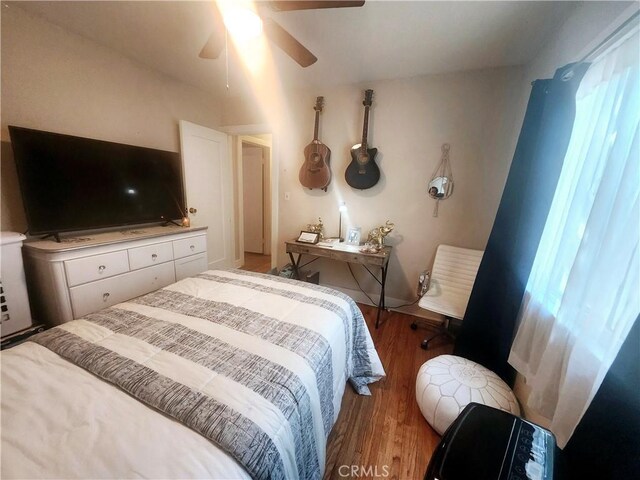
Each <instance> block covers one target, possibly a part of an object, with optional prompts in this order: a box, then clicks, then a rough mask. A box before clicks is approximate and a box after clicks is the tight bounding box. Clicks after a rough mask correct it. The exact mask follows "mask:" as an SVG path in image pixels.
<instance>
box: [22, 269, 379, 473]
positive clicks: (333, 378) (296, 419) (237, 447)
mask: <svg viewBox="0 0 640 480" xmlns="http://www.w3.org/2000/svg"><path fill="white" fill-rule="evenodd" d="M33 341H35V342H37V343H38V344H40V345H42V346H44V347H46V348H48V349H50V350H52V351H53V352H55V353H57V354H58V355H60V356H61V357H63V358H65V359H67V360H69V361H71V362H73V363H74V364H76V365H78V366H80V367H82V368H84V369H86V370H88V371H89V372H91V373H93V374H95V375H97V376H99V377H100V378H102V379H104V380H106V381H108V382H110V383H112V384H114V385H116V386H118V387H119V388H121V389H122V390H124V391H126V392H127V393H129V394H130V395H132V396H134V397H135V398H136V399H138V400H140V401H141V402H143V403H145V404H147V405H149V406H151V407H153V408H154V409H157V410H159V411H160V412H162V413H164V414H166V415H169V416H171V417H173V418H174V419H176V420H178V421H180V422H181V423H182V424H184V425H185V426H187V427H189V428H191V429H192V430H194V431H196V432H198V433H199V434H201V435H202V436H204V437H206V438H207V439H209V440H211V441H212V442H213V443H214V444H216V445H217V446H219V447H220V448H221V449H223V450H225V451H226V452H228V453H229V454H230V455H231V456H232V457H234V458H235V459H236V460H237V461H238V462H240V463H241V464H242V465H243V466H244V467H245V468H246V470H247V471H248V473H249V474H250V475H251V477H252V478H265V479H266V478H273V479H278V478H282V479H285V478H286V479H292V478H300V479H314V478H321V477H322V475H323V472H324V463H325V449H326V439H327V436H328V435H329V432H330V430H331V427H332V426H333V424H334V422H335V420H336V419H337V415H338V410H339V408H340V400H341V399H340V398H337V396H336V394H335V392H336V391H340V392H341V390H338V389H339V386H340V383H342V385H344V382H345V381H346V380H349V382H350V383H351V384H352V385H353V387H354V388H355V389H356V391H358V393H360V394H369V390H368V387H367V384H369V383H371V382H374V381H376V380H378V379H380V378H381V377H382V376H384V370H383V368H382V365H381V363H380V360H379V358H378V355H377V353H376V351H375V349H374V347H373V343H372V341H371V337H370V335H369V332H368V330H367V327H366V325H365V323H364V319H363V317H362V314H361V312H360V310H359V309H358V307H357V305H355V303H354V302H353V301H352V300H351V299H350V298H349V297H347V296H346V295H344V294H342V293H340V292H337V291H335V290H332V289H329V288H325V287H319V286H316V285H310V284H306V283H301V282H297V281H293V280H287V279H283V278H279V277H273V276H267V275H261V274H255V273H250V272H244V271H239V270H231V271H208V272H205V273H203V274H200V275H198V276H197V277H194V278H189V279H185V280H182V281H180V282H178V283H175V284H173V285H171V286H169V287H166V288H164V289H162V290H158V291H156V292H153V293H150V294H148V295H145V296H142V297H139V298H137V299H135V300H132V301H129V302H126V303H122V304H119V305H116V306H114V307H111V308H108V309H106V310H102V311H100V312H97V313H94V314H91V315H89V316H87V317H85V318H84V319H81V320H76V321H73V322H69V323H66V324H64V325H61V326H59V327H56V328H54V329H51V330H48V331H46V332H44V333H42V334H40V335H37V336H36V337H34V338H33ZM338 397H339V396H338Z"/></svg>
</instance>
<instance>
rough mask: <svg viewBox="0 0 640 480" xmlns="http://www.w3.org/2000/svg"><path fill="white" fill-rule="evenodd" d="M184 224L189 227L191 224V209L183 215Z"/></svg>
mask: <svg viewBox="0 0 640 480" xmlns="http://www.w3.org/2000/svg"><path fill="white" fill-rule="evenodd" d="M182 226H183V227H185V228H189V227H190V226H191V219H190V218H189V211H188V210H187V211H186V212H185V213H184V217H182Z"/></svg>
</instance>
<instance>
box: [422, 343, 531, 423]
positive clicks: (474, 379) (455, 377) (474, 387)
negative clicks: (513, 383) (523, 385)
mask: <svg viewBox="0 0 640 480" xmlns="http://www.w3.org/2000/svg"><path fill="white" fill-rule="evenodd" d="M416 400H417V401H418V405H419V406H420V411H421V412H422V415H424V418H426V419H427V422H429V424H430V425H431V426H432V427H433V428H434V429H435V431H436V432H438V433H439V434H440V435H442V434H443V433H444V432H445V430H446V429H447V428H448V427H449V425H451V423H453V421H454V420H455V419H456V418H457V417H458V415H459V414H460V412H462V410H463V409H464V407H466V406H467V405H468V404H469V403H471V402H476V403H481V404H483V405H488V406H490V407H494V408H499V409H500V410H504V411H505V412H510V413H513V414H514V415H520V407H519V406H518V401H517V400H516V397H515V395H514V394H513V392H512V391H511V389H510V388H509V386H508V385H507V384H506V383H505V382H503V381H502V379H501V378H500V377H498V375H496V374H495V373H493V372H492V371H491V370H489V369H488V368H485V367H483V366H482V365H480V364H478V363H476V362H472V361H471V360H467V359H466V358H462V357H456V356H455V355H440V356H438V357H436V358H432V359H431V360H429V361H427V362H425V363H424V364H423V365H422V367H420V371H419V372H418V378H417V379H416Z"/></svg>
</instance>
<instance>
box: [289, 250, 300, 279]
mask: <svg viewBox="0 0 640 480" xmlns="http://www.w3.org/2000/svg"><path fill="white" fill-rule="evenodd" d="M289 258H290V259H291V265H293V273H295V275H296V280H300V271H299V270H298V265H300V259H301V258H302V255H300V254H298V260H295V259H294V258H293V253H291V252H289Z"/></svg>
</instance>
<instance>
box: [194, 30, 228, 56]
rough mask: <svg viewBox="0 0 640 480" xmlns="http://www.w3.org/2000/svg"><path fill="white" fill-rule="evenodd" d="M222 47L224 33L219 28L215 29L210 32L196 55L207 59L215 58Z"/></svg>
mask: <svg viewBox="0 0 640 480" xmlns="http://www.w3.org/2000/svg"><path fill="white" fill-rule="evenodd" d="M223 48H224V33H223V32H221V31H220V30H218V29H216V30H214V31H213V32H211V35H209V38H208V39H207V42H206V43H205V44H204V47H202V50H200V54H199V55H198V56H199V57H200V58H205V59H208V60H215V59H216V58H218V57H219V56H220V54H221V53H222V49H223Z"/></svg>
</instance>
